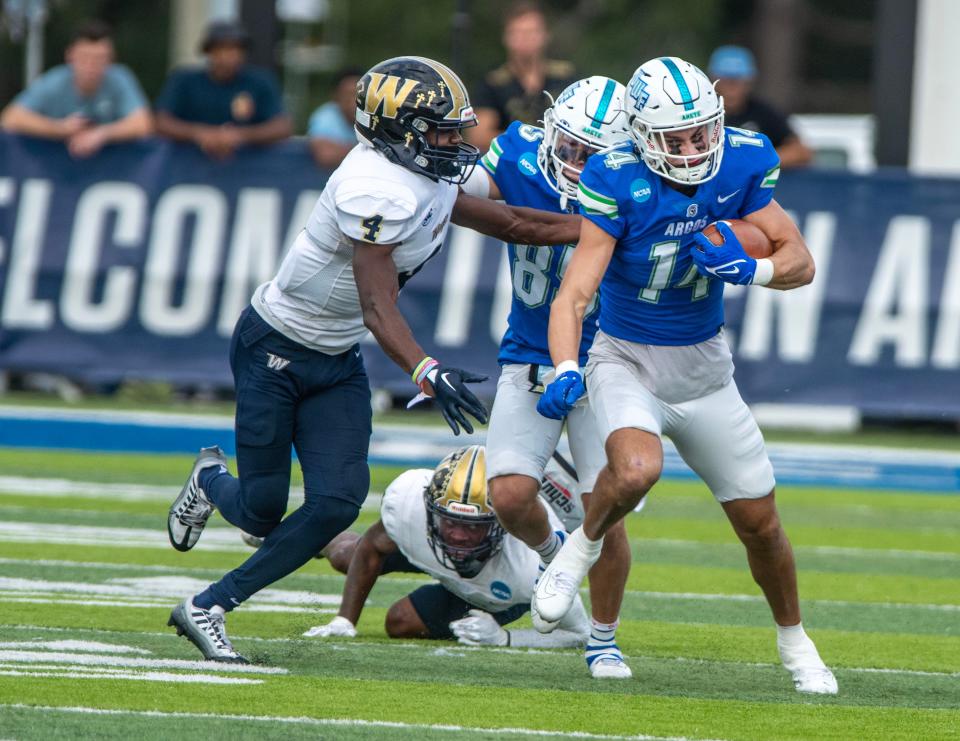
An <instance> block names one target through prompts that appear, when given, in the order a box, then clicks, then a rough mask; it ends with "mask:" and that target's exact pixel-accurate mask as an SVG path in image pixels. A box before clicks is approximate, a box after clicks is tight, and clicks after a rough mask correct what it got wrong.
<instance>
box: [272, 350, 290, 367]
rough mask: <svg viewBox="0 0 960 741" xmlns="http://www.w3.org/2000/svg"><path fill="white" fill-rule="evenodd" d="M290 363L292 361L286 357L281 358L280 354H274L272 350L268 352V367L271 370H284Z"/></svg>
mask: <svg viewBox="0 0 960 741" xmlns="http://www.w3.org/2000/svg"><path fill="white" fill-rule="evenodd" d="M288 365H290V361H289V360H287V359H286V358H281V357H280V356H279V355H274V354H273V353H272V352H268V353H267V367H268V368H269V369H270V370H275V371H282V370H283V369H284V368H286V367H287V366H288Z"/></svg>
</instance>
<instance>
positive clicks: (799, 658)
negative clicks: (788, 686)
mask: <svg viewBox="0 0 960 741" xmlns="http://www.w3.org/2000/svg"><path fill="white" fill-rule="evenodd" d="M777 650H778V651H779V653H780V660H781V661H782V662H783V666H784V668H785V669H786V670H787V671H788V672H790V676H792V677H793V686H794V687H795V688H796V690H797V692H807V693H811V694H815V695H835V694H837V692H838V688H837V678H836V677H834V676H833V672H832V671H830V670H829V669H828V668H827V665H826V664H824V663H823V659H821V658H820V653H819V652H818V651H817V647H816V646H815V645H814V644H813V641H811V640H810V638H809V636H806V635H804V636H803V640H802V641H801V642H800V643H799V645H797V644H795V645H793V646H790V647H788V646H786V645H784V644H782V643H781V642H780V641H778V642H777Z"/></svg>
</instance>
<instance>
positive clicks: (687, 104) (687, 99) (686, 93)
mask: <svg viewBox="0 0 960 741" xmlns="http://www.w3.org/2000/svg"><path fill="white" fill-rule="evenodd" d="M660 61H661V62H663V66H664V67H666V68H667V69H668V70H669V71H670V74H671V75H673V81H674V82H675V83H677V87H678V88H679V89H680V100H681V101H682V102H683V110H685V111H692V110H693V97H691V95H690V88H688V87H687V81H686V80H684V79H683V75H682V74H681V73H680V68H679V67H677V63H676V62H674V61H673V60H672V59H670V57H660Z"/></svg>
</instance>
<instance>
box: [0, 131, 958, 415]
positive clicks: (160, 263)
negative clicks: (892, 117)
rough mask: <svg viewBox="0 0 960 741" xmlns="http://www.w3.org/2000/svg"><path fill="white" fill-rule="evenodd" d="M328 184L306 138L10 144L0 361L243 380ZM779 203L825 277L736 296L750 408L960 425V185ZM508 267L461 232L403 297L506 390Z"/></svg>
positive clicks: (376, 364) (855, 186)
mask: <svg viewBox="0 0 960 741" xmlns="http://www.w3.org/2000/svg"><path fill="white" fill-rule="evenodd" d="M326 177H327V173H326V172H324V171H321V170H319V169H318V168H317V167H316V166H315V165H314V164H313V162H312V160H311V158H310V155H309V152H308V151H307V147H306V144H305V142H303V141H291V142H289V143H286V144H283V145H280V146H276V147H271V148H269V149H260V150H249V151H244V152H241V153H240V154H239V155H238V156H236V157H235V158H233V159H232V160H229V161H227V162H222V163H221V162H213V161H211V160H209V159H207V158H206V157H205V156H203V155H202V154H201V153H200V152H199V151H198V150H196V149H195V148H193V147H189V146H178V145H173V144H171V143H169V142H162V141H149V142H143V143H138V144H129V145H124V146H116V147H109V148H107V149H106V150H104V152H102V153H101V154H100V155H99V156H97V157H95V158H93V159H90V160H79V161H77V160H73V159H71V158H70V157H69V155H68V154H67V153H66V151H65V149H64V147H63V146H62V145H61V144H59V143H54V142H45V141H39V140H33V139H24V138H20V137H13V136H8V135H3V134H0V368H6V369H12V370H24V371H27V370H44V371H50V372H55V373H62V374H65V375H67V376H71V377H74V378H79V379H84V380H88V381H93V382H100V383H110V382H116V381H119V380H122V379H124V378H154V379H165V380H170V381H172V382H175V383H212V384H223V385H229V384H230V382H231V379H230V371H229V367H228V362H227V353H228V346H229V338H230V333H231V331H232V328H233V323H234V321H235V320H236V317H237V316H238V315H239V313H240V311H241V310H242V308H243V307H244V306H245V305H246V303H247V301H248V300H249V296H250V294H251V292H252V291H253V289H254V288H255V287H256V286H257V285H258V284H259V283H261V282H263V281H264V280H267V279H269V278H270V277H271V276H272V274H273V272H274V270H275V268H276V265H277V263H278V260H279V259H280V257H281V256H282V253H283V249H284V248H285V246H286V245H287V244H289V243H290V241H291V240H292V238H293V237H294V236H295V235H296V234H297V232H299V230H300V229H301V228H302V226H303V224H304V223H305V221H306V217H307V215H308V214H309V212H310V209H311V208H312V207H313V204H314V202H315V200H316V198H317V196H318V195H319V193H320V191H321V189H322V188H323V183H324V182H325V180H326ZM777 199H778V200H779V201H780V203H781V204H783V205H784V207H785V208H787V209H788V210H789V211H790V212H791V214H792V215H793V216H794V218H795V219H796V220H797V223H798V224H799V226H800V228H801V230H802V231H803V233H804V235H805V237H806V239H807V243H808V244H809V245H810V248H811V250H812V251H813V253H814V256H815V258H816V261H817V266H818V269H817V277H816V280H815V281H814V283H813V284H812V285H811V286H806V287H804V288H801V289H797V290H795V291H788V292H779V291H771V290H767V289H760V288H736V287H728V288H727V293H726V296H727V298H726V309H727V336H728V339H729V340H730V342H731V344H732V346H733V347H734V351H735V356H736V360H737V381H738V384H739V386H740V389H741V391H742V393H743V395H744V397H745V398H746V399H747V400H748V401H750V402H751V403H754V402H781V403H809V404H840V405H853V406H856V407H858V408H859V409H860V410H861V411H862V412H864V413H866V414H873V415H881V416H903V417H924V418H941V417H948V418H958V417H960V181H957V180H948V179H925V178H923V179H922V178H913V177H910V176H909V175H907V174H906V173H903V172H900V171H893V172H884V171H881V172H879V173H877V174H875V175H871V176H858V175H850V174H845V173H835V172H814V171H811V172H788V173H785V174H784V175H783V176H782V177H781V181H780V185H779V186H778V188H777ZM505 255H506V251H505V250H504V249H503V247H502V246H501V245H499V244H498V243H496V242H495V241H494V240H490V239H486V238H484V237H481V236H479V235H477V234H475V233H473V232H469V231H466V230H461V229H456V228H455V229H454V230H453V231H452V234H451V238H450V240H449V242H448V244H447V246H446V248H445V249H444V250H443V251H441V253H440V254H439V255H438V256H437V257H436V258H434V259H433V260H431V261H430V262H429V263H428V264H427V265H426V266H425V267H424V269H423V270H422V271H421V272H420V273H419V274H418V275H417V276H416V277H415V278H414V279H413V280H411V281H410V282H409V283H408V284H407V285H406V287H405V288H404V291H403V294H402V295H401V299H400V301H401V307H402V310H403V312H404V314H405V316H406V317H407V319H408V321H409V322H410V325H411V327H412V328H413V331H414V334H415V335H416V336H417V338H418V339H419V340H420V341H421V343H422V344H423V345H424V347H425V348H426V349H427V350H428V352H430V353H431V354H434V355H436V356H437V357H439V358H441V359H442V360H443V361H444V362H445V363H450V364H453V365H458V366H461V367H464V368H468V369H471V370H475V371H480V372H484V373H487V374H489V375H490V379H491V380H490V381H488V382H487V383H486V384H485V386H484V389H483V390H484V391H486V392H487V393H489V394H491V395H492V393H493V391H494V388H495V380H496V376H497V372H498V370H497V365H496V353H497V343H498V341H499V338H500V336H501V335H502V332H503V330H504V327H505V317H506V313H507V310H508V308H509V301H510V286H511V279H512V277H513V276H512V274H513V273H514V272H515V271H514V270H513V269H512V268H511V266H510V265H509V264H508V263H507V260H506V256H505ZM521 272H522V270H521ZM520 277H521V278H522V276H520ZM364 356H365V360H366V363H367V370H368V372H369V374H370V377H371V381H372V383H373V384H374V385H375V386H379V387H386V388H390V389H391V390H393V391H396V392H398V393H401V394H410V393H412V391H413V388H412V386H411V384H410V381H409V379H408V378H407V377H406V376H405V375H404V374H403V373H402V372H401V371H400V370H399V369H397V368H395V367H394V366H393V365H392V364H391V363H390V361H389V360H387V359H386V357H385V356H384V355H383V354H382V353H381V352H380V350H379V349H378V348H377V347H376V344H375V343H372V342H371V343H367V344H366V345H365V348H364Z"/></svg>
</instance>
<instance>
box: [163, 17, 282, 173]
mask: <svg viewBox="0 0 960 741" xmlns="http://www.w3.org/2000/svg"><path fill="white" fill-rule="evenodd" d="M249 45H250V37H249V35H248V34H247V32H246V31H245V30H244V29H243V27H241V26H239V25H237V24H236V23H232V22H224V21H218V22H214V23H211V24H210V26H209V27H208V28H207V32H206V35H205V36H204V39H203V44H202V50H203V53H204V54H206V56H207V65H206V67H200V68H197V67H193V68H185V69H179V70H175V71H174V72H173V73H171V75H170V77H168V78H167V81H166V83H165V84H164V87H163V90H162V91H161V92H160V97H159V98H158V99H157V102H156V125H157V133H158V134H160V135H161V136H167V137H170V138H171V139H175V140H177V141H186V142H193V143H194V144H196V145H197V146H198V147H200V149H202V150H203V151H204V152H205V153H206V154H207V155H209V156H210V157H213V158H215V159H225V158H227V157H229V156H230V155H232V154H233V153H234V151H236V150H237V149H238V148H240V147H242V146H245V145H248V144H270V143H272V142H276V141H280V140H282V139H286V138H287V137H289V136H290V135H291V133H292V131H293V129H292V126H291V122H290V117H289V116H288V115H287V114H286V113H285V112H284V109H283V102H282V100H281V98H280V89H279V87H278V86H277V83H276V81H275V80H274V79H273V76H272V75H271V74H270V73H269V72H267V71H266V70H263V69H260V68H258V67H254V66H252V65H249V64H247V63H246V58H247V49H248V48H249Z"/></svg>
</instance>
